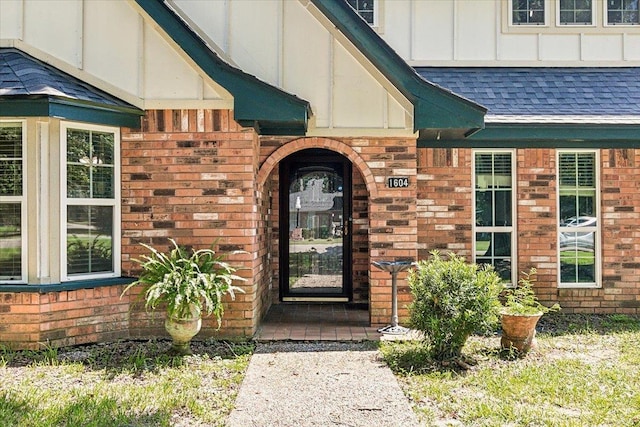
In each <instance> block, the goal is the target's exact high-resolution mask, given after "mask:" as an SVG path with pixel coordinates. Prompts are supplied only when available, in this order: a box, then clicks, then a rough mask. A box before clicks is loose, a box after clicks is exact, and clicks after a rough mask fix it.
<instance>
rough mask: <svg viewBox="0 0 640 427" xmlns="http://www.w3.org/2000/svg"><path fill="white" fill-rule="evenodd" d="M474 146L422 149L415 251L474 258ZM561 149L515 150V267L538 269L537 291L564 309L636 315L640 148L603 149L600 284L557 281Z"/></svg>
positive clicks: (425, 254)
mask: <svg viewBox="0 0 640 427" xmlns="http://www.w3.org/2000/svg"><path fill="white" fill-rule="evenodd" d="M471 155H472V150H470V149H420V150H419V151H418V201H417V204H418V209H417V217H418V254H419V258H420V259H426V258H428V256H429V252H430V251H431V250H433V249H438V250H440V251H441V252H444V253H447V252H454V253H457V254H459V255H462V256H465V257H466V258H467V259H468V260H471V259H472V250H473V236H472V227H471V225H472V220H473V213H472V197H473V192H472V188H471V183H472V170H471ZM556 155H557V153H556V150H554V149H519V150H516V162H517V166H516V173H517V177H516V183H517V213H516V218H517V233H518V239H517V242H518V247H517V252H516V253H517V264H518V265H517V268H518V271H527V270H528V269H529V268H530V267H536V269H537V273H538V274H537V282H536V285H535V286H536V292H537V294H538V297H539V298H540V300H541V301H542V302H544V303H546V304H551V303H554V302H560V304H561V306H562V307H563V312H565V313H572V312H584V313H629V314H637V313H638V307H640V286H638V280H637V277H638V274H639V273H640V263H638V261H637V260H638V259H640V243H639V242H640V231H638V224H639V223H640V191H638V190H639V189H640V181H638V178H637V174H636V172H637V169H636V166H637V165H639V164H640V163H639V162H640V153H639V150H632V149H625V150H619V149H610V150H601V151H600V184H601V187H600V194H601V210H600V214H601V229H602V235H601V238H602V243H603V244H602V252H601V265H602V287H601V288H597V289H584V288H583V289H579V288H561V289H559V288H558V262H559V260H558V252H557V241H556V240H557V221H558V216H557V192H556V174H557V171H556V168H557V165H556Z"/></svg>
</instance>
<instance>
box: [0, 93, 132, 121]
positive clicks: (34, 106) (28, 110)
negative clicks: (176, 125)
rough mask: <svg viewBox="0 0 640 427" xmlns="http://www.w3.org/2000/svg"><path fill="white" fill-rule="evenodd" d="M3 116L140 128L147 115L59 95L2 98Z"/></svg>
mask: <svg viewBox="0 0 640 427" xmlns="http://www.w3.org/2000/svg"><path fill="white" fill-rule="evenodd" d="M0 112H1V113H0V116H1V117H56V118H60V119H65V120H73V121H78V122H87V123H94V124H102V125H108V126H126V127H130V128H134V129H137V128H139V127H140V117H141V116H142V115H143V114H144V113H143V112H142V111H141V110H138V109H137V108H123V107H116V106H112V105H107V104H98V103H90V102H84V101H80V100H74V99H70V98H64V97H55V96H30V97H11V96H8V97H2V98H0Z"/></svg>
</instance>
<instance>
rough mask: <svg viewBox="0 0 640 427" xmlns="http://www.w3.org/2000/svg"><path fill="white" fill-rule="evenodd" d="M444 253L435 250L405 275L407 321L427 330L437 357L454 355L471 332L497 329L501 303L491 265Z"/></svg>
mask: <svg viewBox="0 0 640 427" xmlns="http://www.w3.org/2000/svg"><path fill="white" fill-rule="evenodd" d="M448 257H449V259H448V260H444V259H443V258H442V257H441V256H440V254H439V252H438V251H433V252H431V258H430V259H429V260H422V261H419V262H418V263H417V268H416V269H414V270H411V271H410V272H409V276H408V283H409V287H410V289H411V293H412V295H413V302H412V303H411V304H410V305H409V312H410V319H411V326H412V327H413V328H415V329H417V330H420V331H422V332H423V333H424V334H425V340H427V342H428V344H429V347H430V353H431V356H432V357H433V358H434V359H436V360H446V359H454V358H458V357H459V356H460V353H461V351H462V347H463V346H464V344H465V342H466V341H467V338H468V337H469V335H471V334H472V333H475V332H490V331H493V330H495V328H496V327H497V325H498V321H499V313H500V308H501V305H500V301H499V298H498V297H499V295H500V292H501V291H502V289H503V286H502V283H501V279H500V276H498V274H497V273H496V272H495V271H494V270H493V268H491V267H490V266H488V267H484V266H483V267H480V266H478V265H477V264H469V263H467V262H465V260H464V258H462V257H459V256H456V255H455V254H449V256H448Z"/></svg>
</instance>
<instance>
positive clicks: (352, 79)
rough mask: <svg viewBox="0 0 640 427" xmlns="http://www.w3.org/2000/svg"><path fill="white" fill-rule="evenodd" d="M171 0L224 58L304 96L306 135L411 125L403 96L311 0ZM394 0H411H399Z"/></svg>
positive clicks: (390, 130)
mask: <svg viewBox="0 0 640 427" xmlns="http://www.w3.org/2000/svg"><path fill="white" fill-rule="evenodd" d="M212 3H216V5H215V6H212ZM173 4H174V6H175V8H176V10H178V11H179V12H180V13H181V15H182V16H184V17H185V20H186V21H188V22H189V21H190V22H193V23H195V24H198V27H199V28H198V31H200V32H201V34H202V35H203V37H204V38H205V39H207V40H210V41H211V43H212V44H213V45H214V46H215V48H216V49H219V51H220V53H221V54H222V55H223V56H224V57H226V58H229V60H230V62H232V63H234V64H237V66H238V67H239V68H241V69H242V70H244V71H245V72H247V73H249V74H252V75H255V76H256V77H258V78H259V79H261V80H263V81H266V82H267V83H269V84H272V85H274V86H276V87H280V88H282V89H283V90H284V91H286V92H288V93H291V94H294V95H297V96H299V97H300V98H303V99H305V100H307V101H309V102H310V103H311V109H312V112H313V119H314V120H313V122H312V126H314V128H313V129H312V130H311V133H312V134H315V135H320V134H329V133H330V134H335V133H336V132H338V133H339V132H343V131H344V132H351V133H352V134H354V135H363V134H367V133H370V130H371V131H373V132H375V133H376V134H379V132H381V131H382V132H387V134H389V135H397V134H399V132H400V134H402V135H407V134H411V133H412V132H413V129H412V126H411V124H410V123H409V125H407V119H406V117H407V116H408V115H410V114H411V111H412V108H411V107H410V106H409V104H408V102H407V101H406V99H405V98H404V97H403V96H402V95H401V94H400V93H399V92H398V91H397V90H396V89H394V88H392V87H391V85H390V84H389V82H388V81H387V80H386V79H385V78H384V77H383V76H382V75H381V74H380V73H378V72H377V71H376V70H374V69H373V67H372V66H371V64H370V63H369V62H368V61H367V60H366V59H365V58H364V56H363V55H361V54H360V53H358V52H356V51H355V49H354V48H353V46H352V45H351V44H350V43H349V42H348V41H347V40H346V39H345V38H344V37H342V36H341V34H339V33H338V32H337V30H336V29H335V27H334V25H332V24H331V23H330V22H329V21H328V20H327V19H326V17H324V16H322V15H321V14H320V12H319V11H318V10H317V9H316V8H315V6H313V4H311V3H309V2H307V1H303V0H284V1H280V0H225V1H221V2H207V1H198V0H174V1H173ZM399 4H404V5H405V6H406V7H410V6H411V3H410V2H409V1H407V0H401V1H400V2H399ZM213 7H215V10H216V12H215V13H213V12H212V10H213V9H212V8H213ZM404 16H405V18H406V19H409V15H407V14H405V15H404ZM405 28H407V26H406V25H405Z"/></svg>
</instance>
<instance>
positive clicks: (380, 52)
mask: <svg viewBox="0 0 640 427" xmlns="http://www.w3.org/2000/svg"><path fill="white" fill-rule="evenodd" d="M311 2H312V3H313V4H314V5H315V6H316V7H317V8H318V9H319V10H320V11H321V12H322V13H323V14H324V15H325V16H326V17H327V18H328V19H329V20H330V21H331V23H332V24H334V25H335V26H336V28H337V29H338V30H340V31H341V32H342V33H343V34H344V35H345V36H346V37H347V39H349V41H350V42H351V43H353V44H354V46H355V47H356V48H358V49H359V50H360V51H361V52H362V53H363V54H364V55H365V56H366V57H367V59H369V61H371V62H372V63H373V65H375V66H376V67H377V68H378V69H379V70H380V72H381V73H382V74H383V75H384V76H385V77H386V78H387V79H388V80H389V81H390V82H391V83H392V84H393V85H394V86H395V87H396V88H397V89H398V90H399V91H400V92H401V93H402V94H403V95H404V96H405V97H407V99H408V100H409V101H411V103H412V104H413V106H414V131H418V130H423V129H463V130H467V131H470V130H472V129H482V128H484V115H485V113H486V112H487V110H486V108H484V107H483V106H481V105H479V104H476V103H474V102H472V101H469V100H468V99H465V98H462V97H460V96H458V95H456V94H454V93H453V92H451V91H449V90H447V89H444V88H442V87H439V86H437V85H435V84H433V83H430V82H428V81H427V80H425V79H423V78H422V77H421V76H420V75H419V74H418V73H417V72H416V71H415V70H414V69H413V68H411V67H410V66H409V65H408V64H407V63H406V62H405V61H404V60H403V59H402V58H401V57H400V56H399V55H398V54H397V53H396V52H395V51H394V50H393V49H392V48H391V47H390V46H389V45H388V44H387V43H386V42H385V41H384V40H382V38H380V36H378V34H376V32H375V31H374V30H373V29H372V28H371V27H370V26H369V24H367V23H366V22H365V21H364V20H363V19H362V18H360V16H359V15H358V14H357V13H356V11H355V10H353V9H352V8H351V6H349V5H348V4H347V2H346V1H337V0H311Z"/></svg>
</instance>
